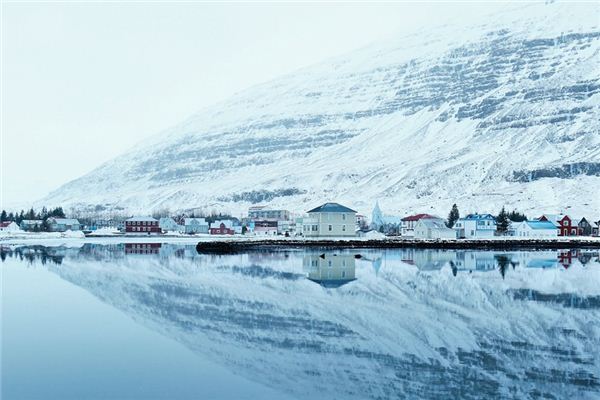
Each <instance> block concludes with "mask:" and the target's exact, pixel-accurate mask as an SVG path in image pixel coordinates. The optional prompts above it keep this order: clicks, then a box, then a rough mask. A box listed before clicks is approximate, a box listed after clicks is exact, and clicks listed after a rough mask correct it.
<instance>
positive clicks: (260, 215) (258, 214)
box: [248, 206, 290, 221]
mask: <svg viewBox="0 0 600 400" xmlns="http://www.w3.org/2000/svg"><path fill="white" fill-rule="evenodd" d="M248 218H250V219H253V220H273V221H283V220H289V219H290V212H289V211H288V210H276V209H270V208H267V207H265V206H254V207H250V208H249V209H248Z"/></svg>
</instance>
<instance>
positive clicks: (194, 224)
mask: <svg viewBox="0 0 600 400" xmlns="http://www.w3.org/2000/svg"><path fill="white" fill-rule="evenodd" d="M183 225H184V232H185V233H187V234H190V235H192V234H195V233H208V232H209V224H208V222H206V219H204V218H185V219H184V220H183Z"/></svg>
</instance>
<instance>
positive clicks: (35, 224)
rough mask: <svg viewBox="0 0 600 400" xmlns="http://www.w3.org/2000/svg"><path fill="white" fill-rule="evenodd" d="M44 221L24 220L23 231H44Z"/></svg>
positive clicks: (22, 223)
mask: <svg viewBox="0 0 600 400" xmlns="http://www.w3.org/2000/svg"><path fill="white" fill-rule="evenodd" d="M43 224H44V221H42V220H41V219H24V220H22V221H21V225H20V227H21V230H24V231H36V230H40V229H42V225H43Z"/></svg>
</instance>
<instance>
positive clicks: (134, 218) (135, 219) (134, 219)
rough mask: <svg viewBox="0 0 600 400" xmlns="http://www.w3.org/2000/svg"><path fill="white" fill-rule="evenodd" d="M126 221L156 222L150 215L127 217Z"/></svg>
mask: <svg viewBox="0 0 600 400" xmlns="http://www.w3.org/2000/svg"><path fill="white" fill-rule="evenodd" d="M125 221H126V222H132V221H154V222H156V220H155V219H154V218H152V217H131V218H129V219H126V220H125Z"/></svg>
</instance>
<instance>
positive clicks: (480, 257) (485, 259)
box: [455, 250, 498, 271]
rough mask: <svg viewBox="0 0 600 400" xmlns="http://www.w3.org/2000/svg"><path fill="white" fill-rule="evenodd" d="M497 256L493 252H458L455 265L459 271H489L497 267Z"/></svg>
mask: <svg viewBox="0 0 600 400" xmlns="http://www.w3.org/2000/svg"><path fill="white" fill-rule="evenodd" d="M496 255H498V253H495V252H493V251H461V250H457V251H456V261H455V265H456V267H457V269H464V270H469V271H475V270H476V271H489V270H493V269H495V268H496V266H497V262H496V257H495V256H496Z"/></svg>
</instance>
